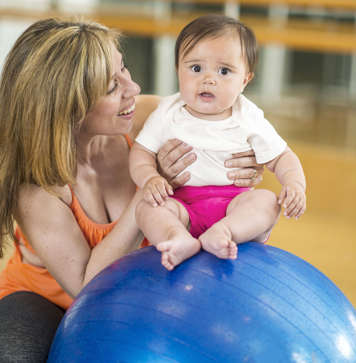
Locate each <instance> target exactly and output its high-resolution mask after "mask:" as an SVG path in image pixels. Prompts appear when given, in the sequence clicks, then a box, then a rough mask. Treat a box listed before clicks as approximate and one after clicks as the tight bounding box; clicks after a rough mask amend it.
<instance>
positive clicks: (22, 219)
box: [16, 186, 142, 297]
mask: <svg viewBox="0 0 356 363" xmlns="http://www.w3.org/2000/svg"><path fill="white" fill-rule="evenodd" d="M141 198H142V196H141V195H139V193H136V195H135V197H134V198H133V200H132V201H131V202H130V204H129V205H128V206H127V208H126V209H125V211H124V212H123V213H122V215H121V216H120V218H119V220H118V222H117V225H116V226H115V227H114V228H113V230H112V231H111V232H110V233H109V234H108V235H107V236H106V237H105V238H104V239H103V240H102V242H101V243H99V244H98V245H97V246H96V247H94V248H93V249H90V248H89V246H88V242H87V241H86V239H85V237H84V235H83V233H82V231H81V230H80V228H79V226H78V223H77V221H76V219H75V217H74V215H73V213H72V211H71V209H70V208H69V207H68V205H67V204H66V203H64V202H63V201H62V200H61V199H59V198H58V197H56V196H54V195H52V194H49V193H48V192H46V191H45V190H43V189H42V188H39V187H37V186H28V187H26V188H23V190H22V191H21V193H20V199H19V207H18V212H17V215H16V220H17V222H18V224H19V225H20V227H21V230H22V232H23V233H24V235H25V236H26V238H27V239H28V241H30V242H31V245H32V247H33V248H34V250H35V251H36V253H37V255H38V256H39V258H40V259H41V261H42V263H43V264H44V266H45V267H46V268H47V269H48V271H49V272H50V273H51V275H52V276H53V277H54V278H55V279H56V280H57V282H58V283H59V284H60V285H61V286H62V288H63V289H64V290H65V291H66V292H67V293H68V294H69V295H71V296H73V297H75V296H76V295H77V294H78V293H79V292H80V290H81V289H82V288H83V287H84V286H85V285H86V284H87V283H88V282H89V281H90V280H91V279H92V278H93V277H94V276H95V275H96V274H97V273H98V272H100V271H101V270H102V269H103V268H105V267H106V266H108V265H109V264H111V263H112V262H114V261H115V260H117V259H118V258H120V257H122V256H124V255H126V254H127V253H129V252H131V251H133V250H135V249H136V248H137V247H138V246H139V244H140V242H141V239H142V236H141V234H140V232H139V230H138V227H137V225H136V221H135V207H136V204H137V202H138V201H139V200H140V199H141Z"/></svg>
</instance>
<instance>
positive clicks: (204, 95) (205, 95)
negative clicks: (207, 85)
mask: <svg viewBox="0 0 356 363" xmlns="http://www.w3.org/2000/svg"><path fill="white" fill-rule="evenodd" d="M199 96H200V97H202V98H203V99H212V98H214V97H215V96H214V95H213V94H212V93H210V92H201V93H199Z"/></svg>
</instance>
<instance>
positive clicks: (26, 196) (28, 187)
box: [18, 184, 72, 210]
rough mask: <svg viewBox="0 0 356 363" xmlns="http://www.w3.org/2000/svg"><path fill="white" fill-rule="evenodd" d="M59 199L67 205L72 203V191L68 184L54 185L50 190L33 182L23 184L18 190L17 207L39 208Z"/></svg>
mask: <svg viewBox="0 0 356 363" xmlns="http://www.w3.org/2000/svg"><path fill="white" fill-rule="evenodd" d="M55 199H56V200H57V201H60V202H62V203H64V204H66V205H67V206H70V205H71V203H72V192H71V190H70V187H69V186H68V185H65V186H54V187H52V188H51V189H50V190H46V189H45V188H43V187H40V186H38V185H35V184H24V185H22V186H21V188H20V191H19V199H18V201H19V203H18V207H19V209H20V210H21V209H22V210H24V209H28V207H29V206H32V207H31V209H36V208H41V209H43V208H44V206H46V205H47V203H51V202H53V201H54V200H55Z"/></svg>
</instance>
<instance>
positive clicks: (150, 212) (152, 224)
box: [136, 198, 201, 270]
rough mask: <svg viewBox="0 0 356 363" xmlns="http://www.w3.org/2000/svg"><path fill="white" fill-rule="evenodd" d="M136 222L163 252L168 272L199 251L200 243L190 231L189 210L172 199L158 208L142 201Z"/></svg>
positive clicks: (138, 207)
mask: <svg viewBox="0 0 356 363" xmlns="http://www.w3.org/2000/svg"><path fill="white" fill-rule="evenodd" d="M136 220H137V223H138V225H139V227H140V229H141V230H142V232H143V234H144V235H145V236H146V237H147V239H148V240H149V241H150V242H151V243H152V244H153V245H154V246H155V247H156V248H157V250H158V251H160V252H161V253H162V258H161V262H162V265H163V266H164V267H165V268H166V269H167V270H173V269H174V267H175V266H177V265H179V264H180V263H181V262H183V261H184V260H186V259H188V258H190V257H192V256H193V255H195V254H196V253H198V252H199V251H200V248H201V245H200V242H199V241H198V240H197V239H196V238H193V237H192V236H191V234H190V233H189V231H188V230H187V226H188V223H189V214H188V212H187V210H186V209H185V208H184V206H183V205H182V204H181V203H179V202H178V201H177V200H175V199H173V198H170V199H168V200H167V201H166V202H165V204H164V206H158V207H152V206H151V205H150V204H148V203H146V202H145V201H141V202H140V203H139V204H138V205H137V208H136Z"/></svg>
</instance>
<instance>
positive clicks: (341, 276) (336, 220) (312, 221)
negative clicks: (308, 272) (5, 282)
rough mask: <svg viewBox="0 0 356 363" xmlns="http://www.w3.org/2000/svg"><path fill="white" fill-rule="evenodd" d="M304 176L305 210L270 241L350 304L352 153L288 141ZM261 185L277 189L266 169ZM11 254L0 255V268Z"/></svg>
mask: <svg viewBox="0 0 356 363" xmlns="http://www.w3.org/2000/svg"><path fill="white" fill-rule="evenodd" d="M292 147H293V149H294V150H295V151H296V152H297V154H298V155H299V156H300V158H301V160H302V163H303V165H304V169H305V172H306V175H307V180H308V191H307V196H308V210H307V212H306V213H305V215H304V216H303V217H302V218H300V219H299V220H298V221H295V220H288V219H286V218H284V217H281V218H280V221H279V223H278V224H277V225H276V226H275V228H274V231H273V233H272V235H271V238H270V244H272V245H274V246H276V247H279V248H282V249H285V250H287V251H289V252H292V253H294V254H296V255H297V256H299V257H302V258H303V259H305V260H306V261H308V262H310V263H311V264H313V265H314V266H315V267H316V268H318V269H319V270H321V271H322V272H323V273H324V274H326V275H327V276H328V277H329V278H330V279H331V280H332V281H333V282H334V283H335V284H336V285H337V286H338V287H339V288H340V289H341V290H342V291H343V292H344V294H345V295H346V296H347V297H348V298H349V300H350V301H351V302H352V304H353V305H354V306H355V307H356V223H355V222H356V203H355V196H356V153H352V152H350V151H346V150H345V151H340V150H337V149H333V148H324V147H321V146H311V145H310V144H302V143H296V144H292ZM262 186H263V187H266V188H270V189H272V190H274V191H275V192H278V190H279V185H278V183H277V182H276V181H275V178H274V176H273V175H272V174H270V173H269V172H266V173H265V177H264V182H263V185H262ZM10 252H11V248H10V249H8V250H7V253H6V257H5V258H4V259H2V260H1V259H0V269H1V268H2V267H3V266H4V264H5V261H6V258H7V257H8V255H9V254H10Z"/></svg>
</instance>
